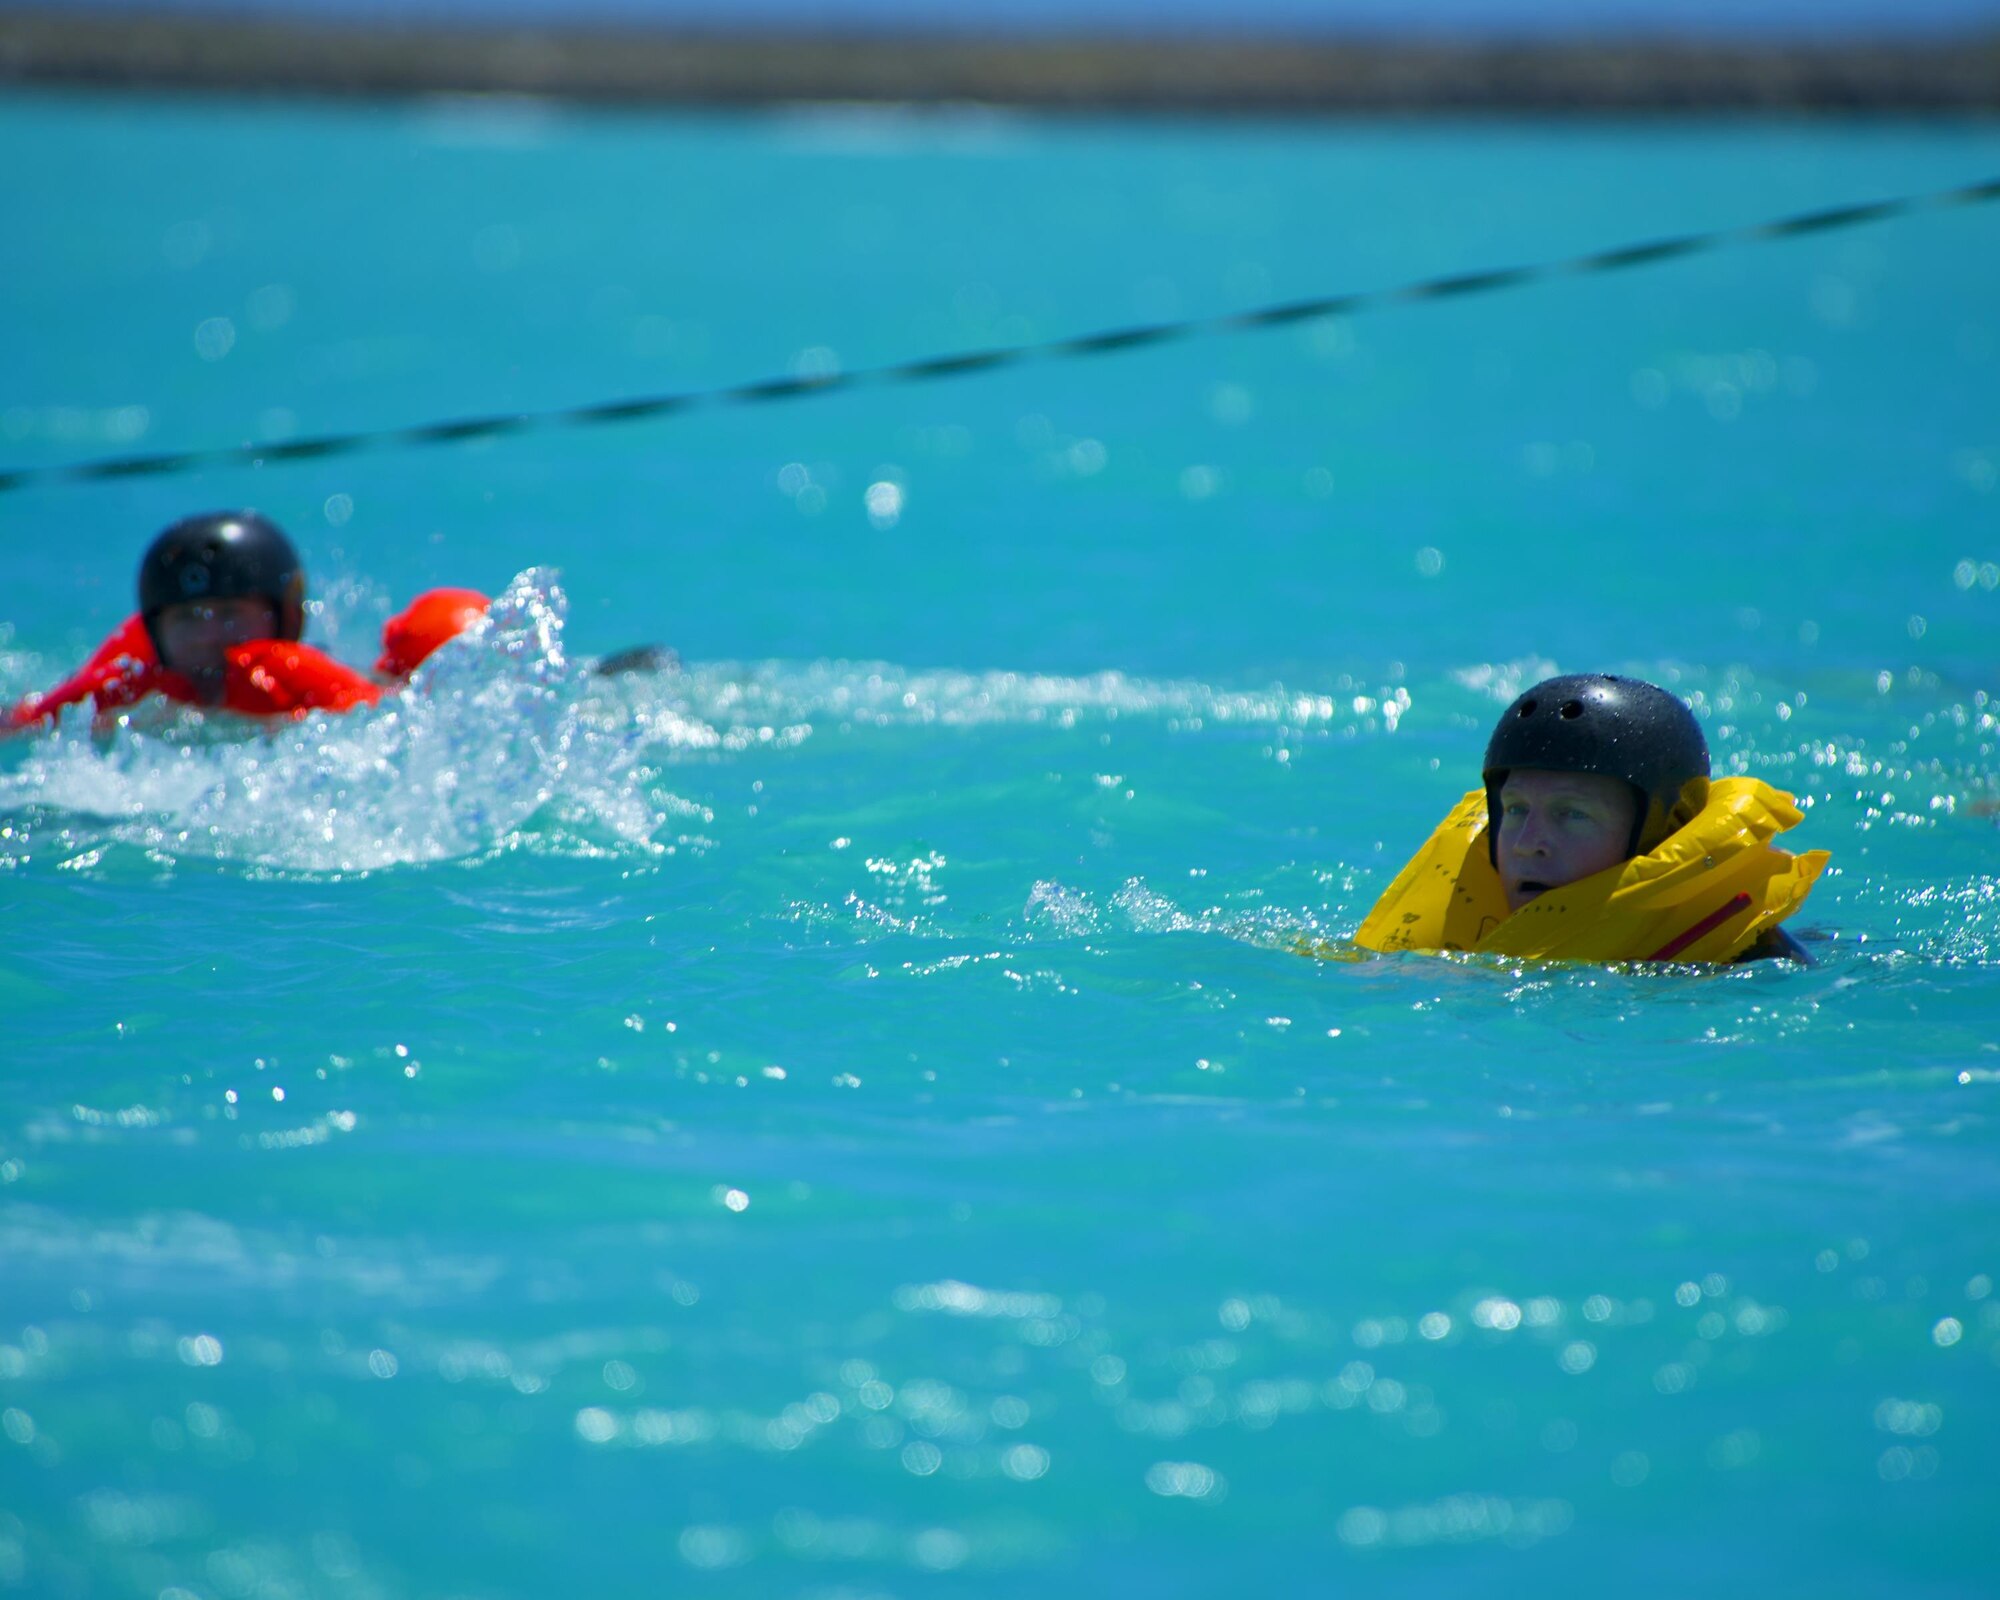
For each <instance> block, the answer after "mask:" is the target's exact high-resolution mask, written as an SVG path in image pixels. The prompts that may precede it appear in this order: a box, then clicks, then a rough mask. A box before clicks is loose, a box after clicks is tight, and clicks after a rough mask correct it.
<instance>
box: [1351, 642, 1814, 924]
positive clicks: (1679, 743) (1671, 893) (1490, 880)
mask: <svg viewBox="0 0 2000 1600" xmlns="http://www.w3.org/2000/svg"><path fill="white" fill-rule="evenodd" d="M1480 776H1481V783H1482V788H1481V789H1479V790H1475V791H1473V792H1472V793H1471V794H1469V795H1467V796H1466V797H1465V799H1464V800H1463V801H1462V802H1460V805H1459V807H1458V808H1457V809H1456V810H1455V811H1454V812H1453V814H1452V817H1451V818H1448V819H1447V823H1446V825H1445V826H1444V827H1442V828H1440V829H1439V830H1438V833H1437V834H1435V835H1433V837H1432V840H1431V841H1430V843H1429V844H1427V845H1426V846H1425V848H1424V850H1422V851H1420V852H1419V854H1418V857H1417V858H1416V860H1414V861H1413V862H1412V863H1411V866H1410V867H1408V868H1406V869H1405V870H1404V872H1403V873H1402V874H1400V875H1399V876H1398V878H1397V879H1396V881H1395V882H1394V883H1392V884H1391V886H1390V889H1389V891H1388V893H1386V894H1385V895H1384V896H1383V899H1382V901H1381V902H1379V903H1378V904H1377V906H1376V908H1375V910H1374V911H1372V912H1371V913H1370V915H1369V917H1368V919H1367V920H1366V921H1365V922H1364V923H1363V924H1362V929H1361V932H1360V933H1359V934H1357V936H1356V937H1357V942H1359V943H1361V944H1363V945H1364V946H1366V947H1368V948H1372V949H1483V950H1491V951H1493V952H1494V953H1499V954H1510V955H1528V956H1537V955H1544V956H1567V957H1570V958H1574V959H1585V960H1676V959H1678V960H1689V961H1721V962H1729V961H1741V960H1757V959H1763V958H1780V959H1786V960H1792V961H1806V962H1810V959H1811V958H1810V957H1809V956H1808V955H1807V954H1806V952H1805V951H1804V949H1803V948H1802V947H1801V946H1800V945H1799V943H1798V941H1797V940H1795V939H1794V938H1792V937H1791V935H1790V934H1788V933H1787V932H1786V931H1785V930H1784V929H1783V928H1782V927H1781V926H1780V924H1781V923H1782V922H1783V920H1784V919H1785V918H1786V917H1788V916H1790V915H1791V914H1792V913H1793V912H1794V911H1795V910H1796V909H1797V908H1798V906H1799V905H1800V904H1802V903H1803V902H1804V899H1805V896H1806V894H1807V893H1808V892H1809V891H1810V889H1811V887H1812V882H1813V880H1814V879H1816V878H1817V876H1818V873H1819V871H1820V869H1821V867H1822V866H1823V865H1824V863H1825V855H1824V853H1823V852H1810V853H1808V854H1807V855H1805V856H1803V857H1794V856H1793V855H1791V854H1790V853H1789V852H1787V851H1783V850H1779V849H1777V848H1775V847H1774V846H1772V845H1771V844H1770V842H1769V841H1770V839H1771V837H1772V836H1774V835H1775V834H1777V833H1779V832H1782V831H1784V830H1785V829H1786V828H1789V827H1791V826H1794V825H1795V824H1796V823H1797V822H1798V821H1799V820H1800V814H1799V812H1798V810H1797V808H1796V807H1795V806H1794V805H1793V803H1792V800H1791V797H1790V796H1789V795H1786V794H1783V793H1782V792H1781V791H1778V790H1775V789H1772V788H1770V787H1769V786H1768V785H1765V784H1762V783H1760V782H1758V781H1757V780H1755V779H1750V778H1723V779H1711V777H1710V771H1709V753H1708V743H1707V740H1706V739H1705V738H1704V737H1703V735H1702V731H1701V726H1700V724H1699V723H1698V722H1697V721H1696V720H1695V717H1694V714H1693V712H1691V711H1690V710H1689V709H1688V707H1687V706H1686V705H1685V704H1684V703H1683V702H1682V701H1681V700H1680V699H1679V697H1678V696H1676V695H1673V694H1670V693H1669V692H1668V691H1666V690H1664V689H1662V688H1660V687H1659V686H1658V685H1656V684H1651V683H1646V682H1643V681H1641V680H1639V679H1634V678H1624V677H1618V676H1615V675H1612V674H1608V673H1589V674H1579V675H1572V676H1565V677H1559V678H1551V679H1548V680H1546V681H1544V682H1542V683H1539V684H1536V685H1535V686H1534V687H1533V688H1531V689H1529V690H1527V691H1526V692H1524V693H1523V694H1521V695H1519V696H1518V697H1517V698H1516V699H1515V700H1514V702H1513V703H1512V704H1511V705H1509V706H1508V707H1507V709H1506V711H1505V712H1503V713H1502V714H1501V717H1500V720H1499V722H1498V724H1497V725H1496V726H1495V728H1494V730H1493V734H1492V737H1491V738H1490V739H1489V740H1488V742H1487V746H1486V753H1485V758H1484V760H1483V762H1482V763H1481V772H1480Z"/></svg>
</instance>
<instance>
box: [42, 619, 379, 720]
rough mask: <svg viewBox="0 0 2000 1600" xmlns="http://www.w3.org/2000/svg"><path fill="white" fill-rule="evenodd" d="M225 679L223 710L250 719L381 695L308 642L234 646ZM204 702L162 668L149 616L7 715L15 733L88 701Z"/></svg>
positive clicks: (108, 707) (107, 705)
mask: <svg viewBox="0 0 2000 1600" xmlns="http://www.w3.org/2000/svg"><path fill="white" fill-rule="evenodd" d="M227 661H228V668H227V672H226V674H225V677H224V679H223V691H222V704H221V706H220V707H219V709H221V710H225V711H234V712H237V713H239V714H241V715H243V716H250V717H280V716H293V717H302V716H304V715H305V714H306V713H307V712H308V711H351V710H353V708H354V707H356V706H361V705H370V706H372V705H374V704H375V702H376V701H378V700H380V699H381V698H382V690H381V687H380V685H378V684H376V683H373V682H371V681H370V680H369V679H367V678H365V677H363V676H362V675H361V674H360V673H358V672H356V671H355V670H354V669H353V668H352V667H348V666H343V665H342V664H341V663H340V662H338V661H335V660H334V659H333V658H332V657H331V656H329V655H327V654H325V653H324V652H322V651H319V650H315V649H314V648H313V647H312V646H311V645H309V644H297V643H294V642H293V641H291V640H289V639H251V640H248V641H247V642H245V643H243V644H239V645H232V646H230V648H229V651H228V654H227ZM153 694H157V695H162V696H164V697H165V698H166V699H169V700H174V701H178V702H179V703H181V704H183V705H198V704H200V700H199V698H198V697H197V695H196V694H195V688H194V684H193V683H192V682H190V681H189V680H188V679H187V678H186V677H185V676H183V675H182V674H180V673H178V672H170V671H168V670H167V669H166V668H165V667H163V666H161V665H160V658H159V656H158V655H157V654H156V653H155V652H154V650H153V640H152V636H151V635H150V634H148V633H147V632H146V624H145V619H144V618H142V617H138V616H132V617H128V618H127V619H126V620H125V621H124V622H123V623H122V624H121V625H120V626H119V627H118V629H117V631H116V632H114V633H113V634H112V635H111V637H110V638H108V639H106V640H105V641H104V643H102V644H101V645H99V646H98V647H97V649H96V650H95V651H94V652H93V653H92V654H91V657H90V659H89V660H88V661H86V662H85V663H84V664H83V666H82V667H81V668H79V669H78V670H77V671H76V672H75V673H74V674H72V675H71V676H70V677H68V678H65V679H64V680H63V681H62V682H61V683H59V684H57V685H56V686H55V687H54V688H53V689H49V690H46V691H45V692H43V693H41V694H31V695H28V696H27V697H25V698H24V699H22V700H21V701H20V702H19V703H18V704H16V705H15V706H14V708H13V709H12V710H11V711H10V712H8V713H7V720H6V724H5V726H6V727H7V728H9V729H19V728H29V727H33V726H34V725H35V724H36V723H38V722H43V721H49V720H52V719H53V718H54V717H55V715H56V713H57V712H59V711H61V710H63V709H64V708H65V707H67V706H73V705H80V704H81V703H82V702H84V701H85V700H91V701H94V702H95V703H96V706H97V709H98V711H99V712H108V711H116V710H118V709H120V708H121V707H124V706H129V705H136V704H137V703H138V702H139V701H141V700H143V699H145V698H146V697H147V696H148V695H153Z"/></svg>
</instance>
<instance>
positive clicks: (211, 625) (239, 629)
mask: <svg viewBox="0 0 2000 1600" xmlns="http://www.w3.org/2000/svg"><path fill="white" fill-rule="evenodd" d="M277 633H278V611H277V607H275V606H274V605H272V604H271V602H270V601H269V600H266V599H263V598H261V597H260V596H256V595H246V596H240V597H237V598H234V599H228V600H183V601H181V602H180V603H179V604H178V605H171V606H168V607H166V608H165V609H164V610H163V611H161V612H160V613H159V614H158V615H157V616H156V617H154V619H153V639H154V643H155V645H156V646H157V648H158V650H159V652H160V665H161V666H163V667H165V668H167V669H168V670H169V671H170V672H178V673H180V674H181V675H182V676H183V677H185V678H188V679H190V680H191V681H192V682H193V684H194V687H195V693H196V694H197V695H198V696H199V697H200V699H201V701H202V703H203V704H204V705H220V704H221V703H222V689H223V676H224V673H225V672H226V670H227V668H228V665H229V661H228V652H229V649H230V647H231V646H232V645H239V644H244V643H247V642H248V641H249V640H251V639H273V638H276V637H277Z"/></svg>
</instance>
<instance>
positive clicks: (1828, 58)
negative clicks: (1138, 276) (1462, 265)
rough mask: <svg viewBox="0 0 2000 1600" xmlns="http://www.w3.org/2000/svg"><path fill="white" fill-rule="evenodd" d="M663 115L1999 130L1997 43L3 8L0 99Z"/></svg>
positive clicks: (1992, 38)
mask: <svg viewBox="0 0 2000 1600" xmlns="http://www.w3.org/2000/svg"><path fill="white" fill-rule="evenodd" d="M6 84H16V85H19V84H41V85H64V86H73V87H95V88H107V89H152V90H186V91H221V92H238V93H241V92H248V93H285V94H315V95H329V96H372V97H400V96H409V95H423V94H450V93H461V94H479V93H493V94H532V95H550V96H556V97H560V98H564V99H570V100H579V101H597V102H605V103H613V104H617V103H623V104H630V105H668V106H708V107H721V106H759V105H773V104H785V103H797V102H811V101H856V102H875V103H884V104H889V103H893V104H952V103H962V102H976V103H983V104H990V105H1001V106H1019V107H1029V108H1039V109H1046V110H1073V111H1100V110H1110V111H1159V112H1184V113H1197V114H1200V113H1216V114H1237V115H1244V114H1248V115H1258V114H1264V115H1351V114H1369V113H1409V112H1429V113H1493V112H1500V113H1507V112H1533V113H1565V112H1568V113H1591V112H1596V113H1647V114H1660V113H1703V114H1714V113H1744V112H1753V113H1818V114H1870V115H1894V114H1911V113H1917V114H1983V115H1990V114H1992V113H1995V112H2000V32H1994V33H1989V34H1985V35H1981V36H1978V37H1974V38H1961V39H1951V40H1918V41H1909V40H1903V41H1890V40H1868V41H1854V42H1848V43H1840V44H1826V45H1816V44H1805V43H1798V42H1786V43H1777V44H1757V43H1745V42H1735V41H1731V42H1721V41H1714V40H1707V41H1703V40H1688V41H1679V42H1676V41H1668V40H1642V41H1616V40H1598V41H1574V42H1565V41H1546V40H1544V41H1534V42H1525V43H1524V42H1516V43H1504V42H1493V41H1464V42H1457V43H1443V42H1414V41H1402V42H1399V41H1393V40H1374V39H1371V40H1349V41H1338V40H1325V39H1284V38H1218V39H1192V38H1182V39H1126V38H1076V39H1068V38H1064V39H1053V38H1047V37H1041V38H1019V39H978V40H974V39H964V38H957V37H949V36H934V37H916V36H908V35H898V36H889V35H882V36H864V35H855V36H837V35H825V36H818V37H806V36H801V35H797V34H751V33H735V34H724V33H691V32H684V33H666V32H653V31H642V30H617V29H612V28H600V29H587V28H581V27H562V26H557V27H549V28H539V29H521V28H505V29H492V30H474V29H470V28H449V27H440V26H426V27H408V28H403V27H396V28H368V29H360V28H348V27H340V26H333V25H324V24H313V23H305V22H280V21H268V20H257V19H249V18H223V17H199V16H178V17H167V16H161V15H158V14H151V13H138V12H133V13H127V14H118V13H74V12H69V13H64V12H57V11H53V10H44V9H0V85H6Z"/></svg>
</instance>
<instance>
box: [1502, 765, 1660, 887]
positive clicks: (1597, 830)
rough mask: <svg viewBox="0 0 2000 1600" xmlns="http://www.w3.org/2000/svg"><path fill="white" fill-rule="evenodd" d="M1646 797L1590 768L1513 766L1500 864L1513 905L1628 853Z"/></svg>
mask: <svg viewBox="0 0 2000 1600" xmlns="http://www.w3.org/2000/svg"><path fill="white" fill-rule="evenodd" d="M1637 818H1638V797H1637V796H1636V795H1635V794H1633V792H1632V790H1631V787H1630V786H1629V785H1627V784H1624V783H1621V782H1620V781H1619V780H1618V779H1616V778H1605V777H1600V776H1598V775H1597V774H1595V773H1589V772H1539V771H1536V770H1534V769H1532V768H1530V769H1527V770H1524V771H1519V772H1510V773H1508V774H1507V781H1506V782H1505V783H1504V784H1502V785H1501V786H1500V839H1499V850H1498V852H1497V855H1496V864H1497V865H1498V867H1499V869H1500V886H1501V888H1502V889H1504V890H1505V891H1506V893H1507V909H1508V910H1509V911H1519V910H1520V909H1521V907H1523V906H1524V905H1526V904H1527V903H1528V902H1529V901H1530V900H1532V899H1534V898H1535V896H1536V895H1538V894H1541V893H1543V892H1544V891H1546V890H1549V889H1560V888H1561V887H1562V886H1563V885H1564V884H1566V883H1575V882H1576V881H1577V880H1578V879H1579V878H1587V877H1589V876H1590V875H1591V874H1592V873H1594V872H1602V871H1603V870H1604V869H1605V868H1606V867H1614V866H1616V865H1617V864H1618V863H1619V862H1621V861H1623V860H1624V859H1625V846H1626V844H1627V842H1628V841H1629V840H1630V839H1631V837H1632V824H1633V823H1634V822H1635V821H1636V820H1637Z"/></svg>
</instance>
